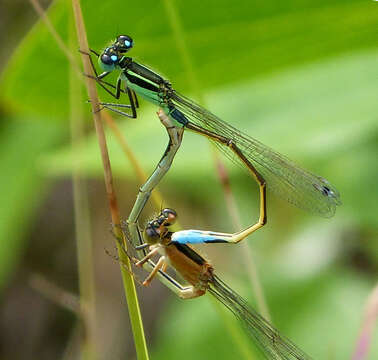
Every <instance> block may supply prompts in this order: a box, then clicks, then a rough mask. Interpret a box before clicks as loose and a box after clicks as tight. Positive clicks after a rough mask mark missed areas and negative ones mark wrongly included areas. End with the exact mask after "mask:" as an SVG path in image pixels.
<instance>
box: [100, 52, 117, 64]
mask: <svg viewBox="0 0 378 360" xmlns="http://www.w3.org/2000/svg"><path fill="white" fill-rule="evenodd" d="M117 61H118V56H117V55H110V54H102V55H101V62H102V63H103V64H105V65H114V64H115V63H116V62H117Z"/></svg>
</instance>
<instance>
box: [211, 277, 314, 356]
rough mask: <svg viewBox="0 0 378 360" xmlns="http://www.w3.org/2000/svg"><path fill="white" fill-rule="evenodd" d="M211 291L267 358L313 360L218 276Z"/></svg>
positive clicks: (212, 284)
mask: <svg viewBox="0 0 378 360" xmlns="http://www.w3.org/2000/svg"><path fill="white" fill-rule="evenodd" d="M209 292H210V293H211V294H212V295H214V296H215V297H216V298H217V299H218V300H219V301H220V302H222V303H223V304H224V305H225V306H226V307H227V308H228V309H229V310H231V311H232V312H233V313H234V315H235V316H236V317H237V318H238V319H239V320H240V321H241V322H242V324H243V325H244V327H245V328H246V330H247V332H248V334H249V335H250V336H251V337H252V339H253V340H254V341H255V342H256V344H257V345H258V346H259V348H260V350H261V351H262V353H263V354H264V357H265V359H269V360H271V359H274V360H311V357H310V356H308V355H307V354H306V353H305V352H303V351H302V350H301V349H299V348H298V347H297V346H296V345H295V344H294V343H293V342H292V341H291V340H289V339H288V338H287V337H285V336H284V335H282V334H280V332H279V331H278V330H277V329H275V328H274V327H273V325H271V324H269V322H268V321H267V320H265V319H264V318H263V317H262V316H261V315H260V314H259V313H257V312H256V310H254V309H253V308H252V307H251V306H249V305H248V303H247V302H246V301H245V300H244V299H243V298H242V297H241V296H240V295H238V294H237V293H236V292H235V291H233V290H232V289H231V288H230V287H229V286H228V285H226V284H225V283H224V282H223V281H222V280H221V279H220V278H219V277H218V276H216V275H214V276H213V278H212V280H211V281H210V288H209Z"/></svg>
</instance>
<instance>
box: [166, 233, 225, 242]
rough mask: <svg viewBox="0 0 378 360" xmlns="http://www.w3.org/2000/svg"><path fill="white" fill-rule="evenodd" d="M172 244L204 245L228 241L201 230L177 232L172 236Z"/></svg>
mask: <svg viewBox="0 0 378 360" xmlns="http://www.w3.org/2000/svg"><path fill="white" fill-rule="evenodd" d="M171 240H172V242H174V243H179V244H203V243H211V242H227V241H226V240H222V239H219V237H215V236H214V235H210V234H209V233H208V232H206V231H200V230H182V231H176V232H175V233H173V234H172V238H171Z"/></svg>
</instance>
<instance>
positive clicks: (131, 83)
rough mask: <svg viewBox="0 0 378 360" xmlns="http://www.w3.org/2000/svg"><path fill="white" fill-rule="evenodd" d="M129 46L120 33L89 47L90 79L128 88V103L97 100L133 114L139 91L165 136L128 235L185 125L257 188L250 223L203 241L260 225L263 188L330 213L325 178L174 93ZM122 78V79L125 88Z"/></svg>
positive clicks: (336, 201) (332, 199)
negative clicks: (112, 79) (154, 109)
mask: <svg viewBox="0 0 378 360" xmlns="http://www.w3.org/2000/svg"><path fill="white" fill-rule="evenodd" d="M132 47H133V40H132V38H131V37H129V36H127V35H120V36H118V37H117V38H116V40H115V41H114V42H113V43H112V44H111V45H110V46H108V47H106V48H105V50H104V51H103V52H102V53H101V54H99V53H97V52H95V51H94V50H91V52H92V53H93V54H95V55H96V56H97V57H98V63H99V65H100V67H101V69H102V70H103V72H102V73H101V74H98V73H97V72H96V69H95V66H94V64H93V62H92V65H93V69H94V72H95V75H96V76H95V77H94V79H95V80H96V81H97V82H98V83H99V84H100V85H101V86H102V87H103V88H104V89H105V90H106V91H107V92H108V93H110V94H111V95H113V96H114V97H115V98H116V99H119V98H120V95H121V93H125V94H127V96H128V98H129V102H130V104H114V103H102V106H103V107H104V108H107V109H109V110H112V111H114V112H116V113H119V114H122V115H124V116H127V117H131V118H135V117H136V116H137V108H138V106H139V103H138V100H137V96H140V97H142V98H144V99H146V100H148V101H149V102H151V103H153V104H155V105H157V106H158V107H160V109H161V110H160V112H159V113H158V115H159V118H160V120H161V122H162V124H163V125H164V126H165V127H166V129H167V132H168V136H169V143H168V146H167V149H166V151H165V153H164V155H163V157H162V159H161V160H160V162H159V164H158V166H157V167H156V169H155V171H154V172H153V173H152V175H151V176H150V178H149V179H148V180H147V182H146V183H145V184H144V185H143V186H142V187H141V188H140V190H139V194H138V197H137V200H136V202H135V204H134V207H133V209H132V211H131V213H130V216H129V218H128V223H129V226H130V232H131V236H132V237H133V238H134V239H135V238H136V236H137V222H138V219H139V216H140V214H141V212H142V210H143V208H144V206H145V204H146V202H147V200H148V198H149V196H150V194H151V191H152V190H153V189H154V187H155V186H156V185H157V184H158V183H159V181H160V180H161V178H162V177H163V176H164V175H165V174H166V172H167V171H168V170H169V168H170V166H171V164H172V161H173V159H174V157H175V154H176V152H177V150H178V149H179V147H180V145H181V141H182V136H183V132H184V130H190V131H192V132H195V133H197V134H200V135H203V136H205V137H207V138H209V139H210V140H212V141H213V142H214V143H215V144H216V145H217V146H218V147H219V149H220V150H222V151H223V152H224V153H225V154H226V155H227V156H229V157H230V158H231V159H233V160H235V161H236V162H238V163H240V164H241V165H242V166H243V167H245V168H247V169H248V170H249V172H250V173H251V175H252V176H253V178H254V179H255V180H256V181H257V183H258V185H259V190H260V215H259V219H258V221H257V222H256V223H255V224H253V225H251V226H249V227H248V228H247V229H245V230H242V231H240V232H237V233H235V234H225V233H213V232H212V234H213V235H214V236H213V237H212V238H206V242H228V243H237V242H239V241H241V240H243V239H244V238H245V237H247V236H248V235H250V234H251V233H253V232H254V231H256V230H257V229H259V228H261V227H262V226H263V225H264V224H265V223H266V220H267V213H266V188H268V189H269V191H270V190H272V191H273V192H274V193H276V194H277V195H278V196H280V197H281V198H283V199H286V200H287V201H288V202H290V203H292V204H294V205H296V206H298V207H299V208H302V209H305V210H307V211H310V212H313V213H315V214H318V215H320V216H323V217H331V216H333V215H334V213H335V210H336V206H337V205H340V204H341V201H340V195H339V193H338V191H337V190H336V188H335V187H334V186H333V185H331V184H330V183H329V182H328V181H327V180H326V179H324V178H322V177H320V176H317V175H314V174H312V173H310V172H308V171H306V170H304V169H302V168H300V167H299V166H297V165H296V164H295V163H294V162H292V161H291V160H289V159H288V158H286V157H285V156H283V155H281V154H279V153H278V152H276V151H274V150H272V149H271V148H269V147H267V146H265V145H263V144H262V143H261V142H259V141H258V140H255V139H254V138H252V137H250V136H249V135H247V134H244V133H242V132H241V131H239V130H237V129H236V128H234V127H233V126H232V125H230V124H228V123H226V122H224V121H223V120H221V119H220V118H218V117H217V116H215V115H214V114H212V113H211V112H209V111H208V110H206V109H204V108H203V107H201V106H200V105H198V104H196V103H195V102H194V101H192V100H190V99H189V98H187V97H185V96H183V95H181V94H179V93H178V92H177V91H176V90H174V89H173V87H172V85H171V83H170V82H169V81H168V80H166V79H164V78H163V77H162V76H160V75H159V74H157V73H156V72H154V71H152V70H151V69H149V68H148V67H146V66H145V65H142V64H139V63H138V62H136V61H135V60H133V59H132V58H131V57H128V56H125V54H126V53H127V52H128V51H129V50H130V49H131V48H132ZM87 55H89V56H90V54H87ZM90 58H91V57H90ZM91 61H92V58H91ZM113 71H119V72H120V74H119V76H118V79H117V82H116V85H113V84H111V83H109V82H106V81H104V80H103V79H104V78H105V77H106V76H107V75H108V74H110V73H111V72H113ZM88 76H90V75H88ZM122 83H124V84H125V86H124V88H123V87H122ZM110 88H112V90H113V89H114V90H115V91H114V92H113V91H112V90H111V89H110ZM125 108H127V109H130V111H131V113H126V112H125V111H123V110H120V109H125ZM195 239H196V240H195V241H196V242H200V241H201V237H196V238H195ZM192 241H194V238H190V237H189V238H188V239H187V240H185V239H184V238H183V239H182V243H190V242H192Z"/></svg>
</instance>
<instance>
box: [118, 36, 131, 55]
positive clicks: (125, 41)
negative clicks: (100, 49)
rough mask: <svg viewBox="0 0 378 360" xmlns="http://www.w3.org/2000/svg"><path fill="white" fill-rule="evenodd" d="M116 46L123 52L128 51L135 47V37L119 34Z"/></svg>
mask: <svg viewBox="0 0 378 360" xmlns="http://www.w3.org/2000/svg"><path fill="white" fill-rule="evenodd" d="M116 47H117V48H118V49H119V51H121V52H126V51H128V50H130V49H131V48H132V47H133V39H132V38H131V37H130V36H128V35H119V36H118V37H117V41H116Z"/></svg>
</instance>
